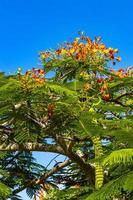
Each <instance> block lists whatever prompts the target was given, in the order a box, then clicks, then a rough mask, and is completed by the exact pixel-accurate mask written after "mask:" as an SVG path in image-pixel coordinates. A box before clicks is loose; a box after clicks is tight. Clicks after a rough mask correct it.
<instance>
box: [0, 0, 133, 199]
mask: <svg viewBox="0 0 133 200" xmlns="http://www.w3.org/2000/svg"><path fill="white" fill-rule="evenodd" d="M132 12H133V1H132V0H110V1H107V0H47V1H46V0H0V71H5V72H7V73H9V72H11V73H14V72H16V70H17V67H19V66H21V67H22V68H23V69H24V70H25V69H27V68H31V67H33V66H34V67H38V66H39V60H38V52H39V51H40V50H43V49H48V48H55V47H56V46H57V45H58V44H59V43H61V42H63V41H66V40H69V39H71V38H74V37H77V32H78V31H84V32H85V33H86V35H88V36H90V37H92V38H93V37H95V36H102V37H103V41H104V42H105V43H106V44H107V45H108V46H113V47H115V48H119V50H120V55H121V57H122V62H121V64H120V65H119V66H122V67H125V66H128V65H132V64H133V51H132V49H133V14H132ZM37 157H38V160H42V159H44V156H42V154H41V155H39V154H37ZM45 162H46V163H48V156H46V155H45ZM23 199H24V200H28V198H26V197H25V195H24V194H23Z"/></svg>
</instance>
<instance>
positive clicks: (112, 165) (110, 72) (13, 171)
mask: <svg viewBox="0 0 133 200" xmlns="http://www.w3.org/2000/svg"><path fill="white" fill-rule="evenodd" d="M117 54H118V49H114V48H112V47H109V48H108V47H106V46H105V44H103V43H102V40H101V37H96V38H95V39H94V40H91V39H90V38H89V37H86V36H84V35H83V33H79V38H76V39H75V40H74V41H72V42H71V43H68V42H67V43H65V44H64V45H63V46H60V47H59V48H58V49H56V50H54V51H53V50H46V51H42V52H41V53H40V60H41V63H42V68H39V69H35V68H32V69H31V70H27V72H26V73H22V69H21V68H18V71H17V74H16V75H12V76H7V75H5V74H4V73H0V93H1V96H0V138H1V139H0V151H1V153H0V172H1V177H0V181H1V182H0V184H1V187H0V188H1V189H0V195H1V196H2V198H3V199H4V198H5V199H6V198H7V197H10V198H11V199H12V200H13V199H16V200H17V199H20V197H19V195H18V194H19V192H20V191H22V190H24V189H26V192H27V194H28V196H29V197H30V198H33V199H34V200H35V199H36V198H37V196H39V198H40V200H41V199H48V198H50V199H56V200H57V199H61V198H62V199H66V200H67V199H77V198H78V199H80V200H82V199H88V200H89V199H102V200H104V199H112V198H113V197H124V196H125V197H126V198H130V197H131V195H132V189H133V188H132V176H133V175H132V173H133V172H132V170H133V169H132V159H133V149H132V143H133V120H132V119H133V87H132V85H133V68H132V67H127V68H125V69H118V70H115V69H114V66H115V65H116V63H117V62H120V60H121V58H120V57H119V56H118V55H117ZM49 73H53V74H54V75H53V77H52V76H51V78H47V77H48V76H47V75H48V74H49ZM4 151H5V153H3V152H4ZM33 151H43V152H53V153H56V155H55V156H58V155H63V156H64V157H66V159H64V161H62V162H60V163H58V162H57V163H54V160H56V159H54V158H53V159H52V161H51V162H50V164H49V165H50V166H51V163H52V162H53V163H54V164H52V168H49V165H48V166H42V165H40V164H38V163H37V161H36V160H35V159H34V157H33ZM57 154H58V155H57ZM59 184H62V187H63V188H64V189H59V188H58V186H59ZM11 191H12V192H11ZM44 196H45V197H44Z"/></svg>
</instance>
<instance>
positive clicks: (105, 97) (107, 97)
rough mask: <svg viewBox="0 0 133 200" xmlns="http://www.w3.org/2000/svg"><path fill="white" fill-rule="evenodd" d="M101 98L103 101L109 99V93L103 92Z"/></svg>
mask: <svg viewBox="0 0 133 200" xmlns="http://www.w3.org/2000/svg"><path fill="white" fill-rule="evenodd" d="M102 99H103V100H105V101H108V100H109V99H110V95H109V94H105V95H103V96H102Z"/></svg>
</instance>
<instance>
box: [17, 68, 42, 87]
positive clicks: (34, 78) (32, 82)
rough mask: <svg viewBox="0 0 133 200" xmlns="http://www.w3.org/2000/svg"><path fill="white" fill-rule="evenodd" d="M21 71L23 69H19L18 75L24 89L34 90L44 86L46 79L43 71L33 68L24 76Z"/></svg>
mask: <svg viewBox="0 0 133 200" xmlns="http://www.w3.org/2000/svg"><path fill="white" fill-rule="evenodd" d="M21 71H22V69H21V68H18V71H17V74H18V78H19V81H20V83H21V85H22V88H23V89H24V90H26V89H28V90H29V89H33V88H35V87H36V86H40V85H42V84H43V83H44V81H45V78H44V75H45V72H44V70H42V69H35V68H32V70H28V71H26V73H25V74H24V75H22V72H21Z"/></svg>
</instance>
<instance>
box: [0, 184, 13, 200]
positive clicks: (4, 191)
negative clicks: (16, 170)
mask: <svg viewBox="0 0 133 200" xmlns="http://www.w3.org/2000/svg"><path fill="white" fill-rule="evenodd" d="M10 194H11V189H10V188H9V187H8V186H6V185H5V184H3V183H1V182H0V198H1V199H4V198H6V197H8V196H9V195H10Z"/></svg>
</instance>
